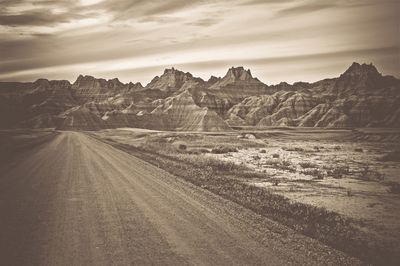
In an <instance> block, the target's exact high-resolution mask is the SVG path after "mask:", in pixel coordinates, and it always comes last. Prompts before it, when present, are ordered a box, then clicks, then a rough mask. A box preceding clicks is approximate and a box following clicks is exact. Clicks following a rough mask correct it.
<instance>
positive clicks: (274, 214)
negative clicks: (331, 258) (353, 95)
mask: <svg viewBox="0 0 400 266" xmlns="http://www.w3.org/2000/svg"><path fill="white" fill-rule="evenodd" d="M94 134H95V135H96V137H98V138H100V139H102V140H103V141H105V142H108V143H110V144H112V145H114V146H116V147H118V148H121V149H123V150H125V151H128V152H130V153H132V154H134V155H135V156H139V157H141V158H142V159H144V160H147V161H149V162H151V163H153V164H155V165H157V166H159V167H161V168H164V169H166V170H167V171H169V172H171V173H173V174H175V175H177V176H181V177H183V178H184V179H186V180H188V181H190V182H191V183H194V184H196V185H198V186H201V187H203V188H205V189H208V190H210V191H212V192H214V193H216V194H219V195H221V196H223V197H225V198H228V199H230V200H233V201H235V202H238V203H239V204H241V205H243V206H246V207H248V208H250V209H252V210H253V211H255V212H257V213H260V214H262V215H263V216H265V217H269V218H272V219H274V220H276V221H278V222H281V223H284V224H286V225H288V226H289V227H292V228H293V229H295V230H297V231H300V232H302V233H304V234H306V235H310V236H312V237H313V238H317V239H319V240H321V241H323V242H325V243H327V244H329V245H331V246H335V247H336V248H339V249H342V250H344V251H346V252H348V253H350V254H352V255H355V256H358V257H360V258H363V259H364V260H365V261H368V262H374V263H378V264H381V263H386V264H388V263H393V264H395V263H396V261H397V262H398V259H399V258H398V257H397V256H398V255H396V254H400V253H399V246H400V235H399V232H400V223H399V221H400V185H399V184H400V179H399V178H400V175H399V174H400V163H399V150H400V145H399V144H398V143H400V142H399V140H400V131H399V130H395V129H393V130H390V129H385V130H382V129H357V130H337V129H336V130H321V129H306V128H302V129H299V128H297V129H293V128H292V129H290V128H287V129H282V128H273V129H266V130H262V131H255V130H251V129H242V130H238V131H233V132H223V133H193V132H162V131H149V130H141V129H131V128H129V129H128V128H126V129H114V130H103V131H99V132H96V133H94ZM174 165H175V166H174ZM184 165H187V167H186V168H185V166H184ZM196 168H198V171H197V172H196ZM238 190H242V191H240V192H239V191H238ZM247 190H248V191H247ZM271 193H272V194H271ZM277 195H280V196H281V197H282V198H279V197H278V198H276V197H277ZM272 199H273V200H272ZM266 205H277V206H281V208H280V207H274V208H271V207H270V206H266ZM284 208H286V209H288V208H289V209H290V208H293V209H292V210H293V211H292V213H291V212H290V211H289V212H288V211H284V210H283V209H284ZM298 210H301V211H298ZM293 212H299V213H296V214H293ZM336 220H338V221H340V222H336ZM310 224H312V226H310ZM368 250H370V251H368Z"/></svg>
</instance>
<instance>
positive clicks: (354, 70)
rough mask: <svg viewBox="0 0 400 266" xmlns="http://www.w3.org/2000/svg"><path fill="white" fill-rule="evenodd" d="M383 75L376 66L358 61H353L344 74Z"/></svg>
mask: <svg viewBox="0 0 400 266" xmlns="http://www.w3.org/2000/svg"><path fill="white" fill-rule="evenodd" d="M365 74H367V75H371V74H372V75H381V74H380V73H379V72H378V70H377V69H376V67H375V66H374V65H373V64H372V63H370V64H365V63H363V64H359V63H357V62H353V63H352V64H351V66H350V67H349V68H348V69H347V70H346V71H345V72H344V73H343V74H342V75H345V76H359V75H365Z"/></svg>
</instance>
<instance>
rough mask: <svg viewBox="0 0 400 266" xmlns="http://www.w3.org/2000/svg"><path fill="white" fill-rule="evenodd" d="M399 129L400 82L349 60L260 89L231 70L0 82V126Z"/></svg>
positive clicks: (243, 73) (246, 75) (255, 81)
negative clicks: (343, 66)
mask: <svg viewBox="0 0 400 266" xmlns="http://www.w3.org/2000/svg"><path fill="white" fill-rule="evenodd" d="M238 126H240V127H245V126H253V127H269V126H295V127H329V128H352V127H393V128H398V127H400V80H399V79H397V78H395V77H393V76H384V75H382V74H381V73H379V72H378V70H377V69H376V67H375V66H374V65H372V64H369V65H367V64H358V63H353V64H352V65H351V66H350V67H349V68H348V69H347V70H346V71H345V72H344V73H343V74H342V75H340V76H339V77H337V78H330V79H324V80H321V81H318V82H314V83H306V82H297V83H294V84H292V85H291V84H288V83H285V82H282V83H279V84H277V85H270V86H268V85H266V84H264V83H262V82H261V81H260V80H258V79H257V78H255V77H253V76H252V74H251V72H250V70H246V69H244V68H243V67H236V68H235V67H232V68H230V69H229V70H228V71H227V73H226V75H225V76H224V77H222V78H219V77H214V76H212V77H211V78H210V79H209V80H207V81H204V80H202V79H201V78H197V77H194V76H193V75H192V74H191V73H188V72H182V71H180V70H177V69H174V68H171V69H166V70H165V71H164V73H163V74H162V75H161V76H157V77H155V78H154V79H153V80H152V81H151V82H150V83H149V84H147V85H146V86H142V84H140V83H139V82H137V83H132V82H130V83H122V82H121V81H119V80H118V79H117V78H115V79H110V80H105V79H101V78H95V77H92V76H83V75H80V76H79V77H78V78H77V80H76V81H75V82H74V83H72V84H71V83H70V82H69V81H67V80H50V81H49V80H46V79H39V80H37V81H35V82H25V83H22V82H0V127H2V128H45V127H55V128H58V129H84V130H96V129H103V128H118V127H139V128H148V129H156V130H179V131H226V130H231V129H232V128H234V127H238Z"/></svg>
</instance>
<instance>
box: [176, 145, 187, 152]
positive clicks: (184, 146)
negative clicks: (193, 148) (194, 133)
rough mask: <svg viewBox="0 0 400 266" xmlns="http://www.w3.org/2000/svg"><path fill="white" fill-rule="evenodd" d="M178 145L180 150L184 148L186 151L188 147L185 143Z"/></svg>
mask: <svg viewBox="0 0 400 266" xmlns="http://www.w3.org/2000/svg"><path fill="white" fill-rule="evenodd" d="M178 147H179V149H180V150H184V151H185V150H186V149H187V146H186V145H185V144H179V146H178Z"/></svg>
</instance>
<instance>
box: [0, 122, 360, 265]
mask: <svg viewBox="0 0 400 266" xmlns="http://www.w3.org/2000/svg"><path fill="white" fill-rule="evenodd" d="M110 132H113V131H109V133H110ZM123 132H125V131H123ZM103 133H104V132H98V133H97V134H98V135H101V134H103ZM114 133H115V134H114V135H113V136H115V137H118V134H117V131H114ZM140 134H147V132H141V133H140ZM0 136H1V138H0V147H1V153H0V155H1V156H0V214H1V219H0V261H1V264H4V265H134V264H135V265H136V264H137V265H154V264H157V265H191V264H194V265H199V264H202V265H261V264H263V265H265V264H267V265H327V264H328V265H358V264H361V262H360V261H359V260H357V259H354V258H352V257H350V256H348V255H346V254H344V253H343V252H340V251H338V250H336V249H333V248H330V247H327V246H326V245H323V244H321V243H320V242H318V241H316V240H313V239H312V238H309V237H305V236H303V235H301V234H297V233H295V232H294V230H292V229H289V228H288V227H286V226H282V225H280V224H279V223H276V222H274V221H272V220H270V219H267V218H263V217H262V216H260V215H258V214H256V213H254V212H252V211H250V210H248V209H246V208H243V207H242V206H240V205H238V204H235V203H234V202H232V201H229V200H226V199H224V198H223V197H220V196H217V195H215V194H212V193H210V192H209V191H207V190H205V189H202V188H199V187H197V186H194V185H193V184H191V183H188V182H185V181H184V180H182V179H181V178H177V177H175V176H173V175H171V174H169V173H167V172H166V171H164V170H161V169H160V168H158V167H156V166H154V165H152V164H149V163H147V162H145V161H143V160H142V159H139V158H138V157H135V156H132V155H130V154H128V153H127V152H125V151H122V150H121V149H116V148H115V147H113V146H115V145H116V143H114V145H113V146H112V145H109V144H107V143H104V142H102V141H99V140H98V139H96V138H93V137H92V136H93V133H90V134H89V135H88V134H84V133H82V132H56V131H52V130H47V131H46V130H44V131H39V130H38V131H23V130H20V131H14V132H10V131H1V132H0ZM124 138H126V136H124ZM129 139H133V138H131V137H130V138H129ZM107 141H108V140H105V142H107ZM146 158H147V157H146ZM183 166H184V165H183Z"/></svg>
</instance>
